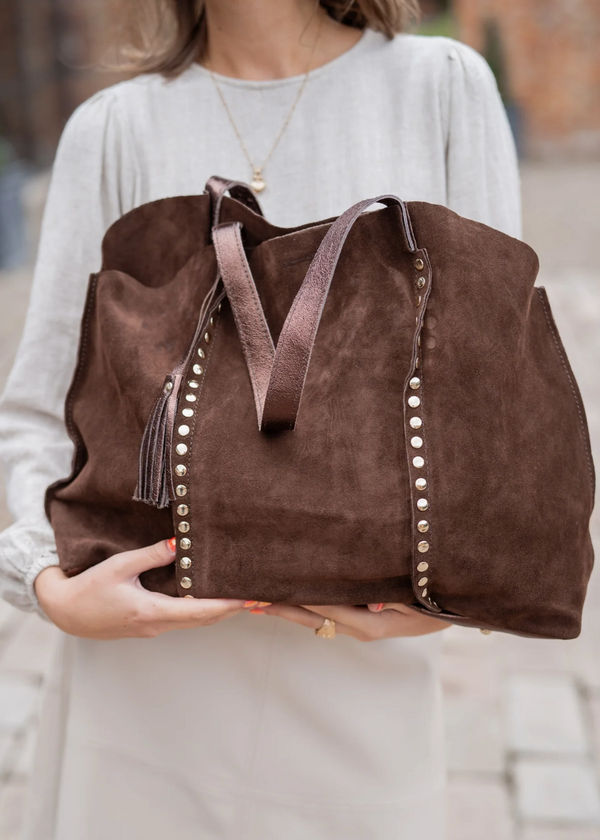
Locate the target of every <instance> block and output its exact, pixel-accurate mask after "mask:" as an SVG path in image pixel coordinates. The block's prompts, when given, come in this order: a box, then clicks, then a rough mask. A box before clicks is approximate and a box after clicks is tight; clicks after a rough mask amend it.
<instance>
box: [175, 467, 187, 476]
mask: <svg viewBox="0 0 600 840" xmlns="http://www.w3.org/2000/svg"><path fill="white" fill-rule="evenodd" d="M186 473H187V467H186V465H185V464H177V466H176V467H175V475H178V476H179V477H180V478H181V477H182V476H184V475H185V474H186Z"/></svg>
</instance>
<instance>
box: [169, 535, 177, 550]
mask: <svg viewBox="0 0 600 840" xmlns="http://www.w3.org/2000/svg"><path fill="white" fill-rule="evenodd" d="M167 544H168V546H169V551H177V538H176V537H171V539H170V540H167Z"/></svg>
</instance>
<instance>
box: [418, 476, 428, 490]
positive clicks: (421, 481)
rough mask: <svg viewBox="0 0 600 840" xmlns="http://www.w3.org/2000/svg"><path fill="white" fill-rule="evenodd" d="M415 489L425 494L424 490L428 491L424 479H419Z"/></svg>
mask: <svg viewBox="0 0 600 840" xmlns="http://www.w3.org/2000/svg"><path fill="white" fill-rule="evenodd" d="M415 487H416V488H417V490H420V491H421V492H423V490H427V481H426V480H425V479H424V478H417V480H416V481H415Z"/></svg>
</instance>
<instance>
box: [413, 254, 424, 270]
mask: <svg viewBox="0 0 600 840" xmlns="http://www.w3.org/2000/svg"><path fill="white" fill-rule="evenodd" d="M415 268H416V269H417V271H421V269H423V268H425V263H424V262H423V260H422V259H421V257H417V259H416V260H415Z"/></svg>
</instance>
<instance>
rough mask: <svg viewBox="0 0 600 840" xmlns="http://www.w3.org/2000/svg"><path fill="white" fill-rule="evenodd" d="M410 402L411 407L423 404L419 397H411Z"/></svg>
mask: <svg viewBox="0 0 600 840" xmlns="http://www.w3.org/2000/svg"><path fill="white" fill-rule="evenodd" d="M408 404H409V406H410V407H411V408H418V407H419V406H420V405H421V400H420V399H419V397H409V398H408Z"/></svg>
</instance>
